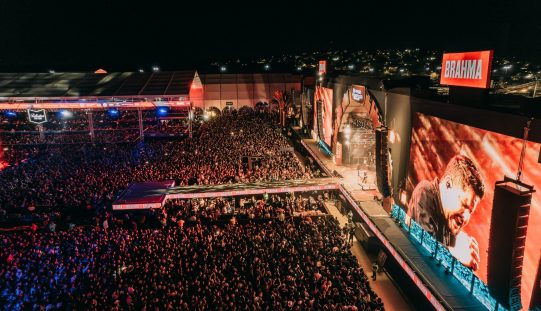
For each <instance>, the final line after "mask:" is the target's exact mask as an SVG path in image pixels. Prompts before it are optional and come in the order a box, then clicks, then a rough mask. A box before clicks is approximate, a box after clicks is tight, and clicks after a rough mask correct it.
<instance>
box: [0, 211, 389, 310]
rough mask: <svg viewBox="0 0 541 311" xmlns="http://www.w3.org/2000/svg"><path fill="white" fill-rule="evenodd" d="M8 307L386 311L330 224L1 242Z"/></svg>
mask: <svg viewBox="0 0 541 311" xmlns="http://www.w3.org/2000/svg"><path fill="white" fill-rule="evenodd" d="M0 244H1V247H2V249H3V252H2V255H1V260H0V276H1V277H0V289H1V292H0V301H1V304H2V305H3V306H4V307H5V308H6V309H7V310H59V309H60V310H73V309H85V310H174V309H183V310H209V309H216V310H226V309H227V310H236V309H239V310H254V309H255V310H259V309H261V310H286V309H288V310H306V309H310V310H383V303H382V302H381V300H380V298H378V297H377V295H376V294H375V293H374V292H373V291H372V290H371V288H370V285H369V282H368V279H367V277H366V275H365V273H364V271H363V270H362V268H360V267H359V265H358V263H357V260H356V258H355V257H354V256H353V255H352V253H351V252H350V251H349V247H348V244H347V242H346V239H345V236H344V234H343V232H342V231H341V230H340V228H339V227H338V225H337V222H336V220H334V219H333V218H329V217H313V218H294V219H292V220H290V221H267V222H263V223H255V222H249V223H246V224H242V225H240V224H227V225H223V226H216V225H201V224H199V223H195V224H193V225H191V226H183V227H178V226H169V227H166V228H165V229H161V230H158V229H138V230H129V229H123V228H109V229H108V230H105V229H100V228H97V227H84V226H80V227H74V228H72V229H70V230H65V231H58V232H40V231H39V230H38V231H36V232H28V233H25V234H14V233H10V234H3V235H1V236H0Z"/></svg>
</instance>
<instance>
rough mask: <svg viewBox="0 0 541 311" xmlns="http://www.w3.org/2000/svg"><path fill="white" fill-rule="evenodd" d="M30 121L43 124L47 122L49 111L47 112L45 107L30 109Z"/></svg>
mask: <svg viewBox="0 0 541 311" xmlns="http://www.w3.org/2000/svg"><path fill="white" fill-rule="evenodd" d="M28 121H30V122H32V123H35V124H41V123H45V122H47V113H46V112H45V109H40V110H30V109H29V110H28Z"/></svg>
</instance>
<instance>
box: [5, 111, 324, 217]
mask: <svg viewBox="0 0 541 311" xmlns="http://www.w3.org/2000/svg"><path fill="white" fill-rule="evenodd" d="M18 150H19V149H17V148H11V150H9V151H6V154H8V153H17V154H19V155H23V154H24V153H22V152H20V151H18ZM25 150H29V152H28V157H27V158H26V159H24V161H21V162H18V163H14V162H11V163H10V164H11V166H10V167H8V168H5V169H4V170H3V171H1V172H0V185H2V187H0V198H2V199H3V202H4V203H3V204H2V206H1V207H0V209H17V208H21V207H22V208H26V207H28V206H79V207H86V206H88V205H94V204H96V202H104V201H111V200H112V199H113V198H114V197H115V195H116V194H117V193H118V191H120V190H122V189H124V188H126V187H127V186H128V185H129V183H131V182H135V181H148V180H169V179H172V180H175V182H176V185H193V184H198V185H214V184H223V183H245V182H262V181H273V180H292V179H302V178H312V177H315V176H316V177H317V176H319V174H320V173H319V172H318V171H313V170H312V169H311V166H308V167H306V166H304V165H303V163H301V161H300V160H299V158H298V157H297V156H296V155H295V154H294V153H293V152H292V151H291V150H290V147H289V145H288V141H287V139H286V138H285V136H284V135H283V134H282V133H281V131H280V128H279V127H277V126H275V125H274V123H273V122H272V121H271V120H270V117H269V116H267V115H251V116H237V115H233V116H227V117H220V118H215V119H213V120H209V121H208V122H205V123H204V124H202V125H201V126H200V128H199V129H198V131H197V132H195V133H194V137H193V138H192V139H184V140H181V141H178V140H173V141H165V142H164V141H154V142H145V143H142V142H139V143H134V142H132V143H130V142H127V143H118V144H97V145H95V146H92V145H89V144H83V145H80V144H79V145H78V144H67V145H45V146H38V147H32V148H30V149H25ZM243 156H250V157H252V156H254V157H259V158H260V161H259V162H258V164H254V165H251V166H243V165H242V164H241V162H242V160H241V159H242V157H243ZM5 158H6V159H12V160H13V159H14V158H13V157H10V156H6V157H5ZM16 159H20V158H16Z"/></svg>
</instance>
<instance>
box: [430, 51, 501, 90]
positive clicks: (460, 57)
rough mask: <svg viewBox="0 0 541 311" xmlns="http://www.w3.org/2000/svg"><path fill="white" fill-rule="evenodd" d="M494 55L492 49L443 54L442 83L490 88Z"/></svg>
mask: <svg viewBox="0 0 541 311" xmlns="http://www.w3.org/2000/svg"><path fill="white" fill-rule="evenodd" d="M492 55H493V51H492V50H490V51H479V52H464V53H445V54H443V61H442V65H441V78H440V84H446V85H455V86H466V87H475V88H483V89H486V88H488V87H489V86H490V72H491V70H492Z"/></svg>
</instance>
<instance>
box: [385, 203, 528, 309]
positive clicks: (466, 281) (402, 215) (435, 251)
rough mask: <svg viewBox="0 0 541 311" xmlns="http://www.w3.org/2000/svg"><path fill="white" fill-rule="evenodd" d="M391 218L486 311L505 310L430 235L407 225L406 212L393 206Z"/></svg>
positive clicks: (485, 286) (479, 282) (421, 229)
mask: <svg viewBox="0 0 541 311" xmlns="http://www.w3.org/2000/svg"><path fill="white" fill-rule="evenodd" d="M391 217H392V218H394V219H395V220H396V221H397V222H398V224H399V225H400V227H402V228H403V229H404V230H405V231H407V232H408V236H409V237H410V238H411V239H412V240H414V241H416V242H418V243H419V245H418V246H420V247H421V248H423V249H425V250H426V251H427V252H428V253H429V254H430V255H432V257H433V258H434V259H435V260H437V262H438V263H440V264H441V265H442V266H443V267H444V268H445V271H446V272H447V273H450V274H452V275H453V276H454V277H455V278H456V279H457V280H458V281H459V282H460V284H462V285H463V286H464V287H465V288H466V289H468V290H469V291H470V293H471V294H472V295H473V296H474V297H475V298H476V299H477V300H479V302H481V303H482V304H483V305H484V306H485V307H486V308H487V310H499V311H501V310H506V309H505V308H503V307H502V306H499V305H498V303H497V302H496V300H495V299H494V298H493V297H492V296H491V295H490V293H489V291H488V287H487V285H486V284H485V283H483V281H481V280H480V279H479V278H478V277H477V276H476V275H475V274H473V272H472V270H471V269H469V268H467V267H465V266H464V265H462V264H461V263H460V262H459V261H458V260H456V259H455V257H453V255H451V253H450V252H449V251H448V250H447V248H446V247H445V246H443V245H442V244H441V243H439V242H438V241H436V239H434V237H433V236H432V235H431V234H429V233H428V232H426V231H425V230H424V229H423V228H422V227H421V226H420V225H419V224H417V223H416V222H415V221H414V220H413V219H410V221H409V225H408V221H406V212H405V211H404V210H403V209H402V208H400V206H398V205H396V204H395V205H393V207H392V210H391ZM519 309H520V308H519Z"/></svg>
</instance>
